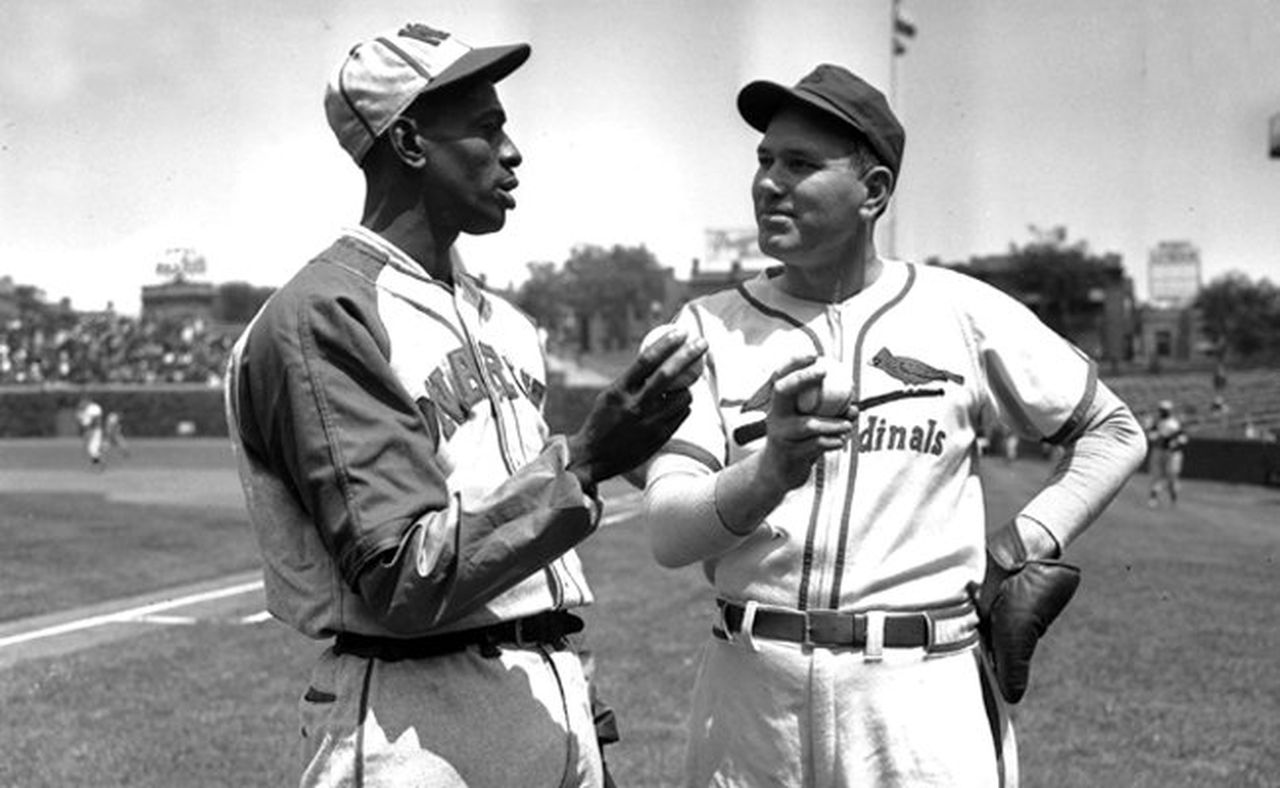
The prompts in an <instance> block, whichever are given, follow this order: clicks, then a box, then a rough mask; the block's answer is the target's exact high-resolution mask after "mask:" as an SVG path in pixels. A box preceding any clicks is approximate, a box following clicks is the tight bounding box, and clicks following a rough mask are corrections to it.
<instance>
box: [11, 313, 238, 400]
mask: <svg viewBox="0 0 1280 788" xmlns="http://www.w3.org/2000/svg"><path fill="white" fill-rule="evenodd" d="M231 342H232V338H231V337H229V336H228V335H227V334H225V333H223V332H216V331H211V330H209V329H208V327H207V326H206V325H205V322H204V321H203V320H200V319H192V318H188V319H180V320H164V321H156V320H150V319H136V318H131V317H126V316H122V315H116V314H113V313H110V312H101V313H72V314H66V313H56V312H50V313H45V314H40V313H36V314H34V315H29V316H28V317H27V319H25V320H23V319H13V320H10V321H9V322H8V323H7V324H5V325H4V326H3V327H0V384H33V385H50V384H58V383H68V384H76V385H86V384H94V383H138V384H155V383H200V384H205V385H209V386H218V385H221V382H222V368H223V366H224V364H225V361H226V357H227V351H228V350H229V349H230V346H231Z"/></svg>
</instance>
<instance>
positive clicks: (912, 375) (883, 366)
mask: <svg viewBox="0 0 1280 788" xmlns="http://www.w3.org/2000/svg"><path fill="white" fill-rule="evenodd" d="M871 366H873V367H875V368H876V369H879V370H881V371H883V372H885V373H886V374H888V375H889V376H890V377H892V378H894V379H896V380H899V381H901V382H903V383H905V384H907V385H908V386H923V385H924V384H926V383H931V382H933V381H935V380H939V381H942V382H943V383H945V382H947V381H951V382H952V383H957V384H959V385H964V376H963V375H958V374H956V373H955V372H948V371H947V370H945V369H938V368H937V367H931V366H929V365H928V364H926V363H924V362H923V361H920V360H918V359H914V358H911V357H910V356H895V355H894V354H893V353H891V352H890V351H889V348H887V347H882V348H880V350H879V351H877V352H876V354H875V355H874V356H872V357H871Z"/></svg>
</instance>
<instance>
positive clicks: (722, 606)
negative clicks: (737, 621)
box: [716, 599, 737, 643]
mask: <svg viewBox="0 0 1280 788" xmlns="http://www.w3.org/2000/svg"><path fill="white" fill-rule="evenodd" d="M716 614H717V616H718V617H719V619H720V621H719V625H720V631H721V632H723V633H724V639H725V640H727V641H729V642H730V643H732V642H733V641H734V640H736V639H737V636H736V635H734V633H733V630H732V629H730V628H729V603H728V602H727V601H726V600H723V599H717V600H716Z"/></svg>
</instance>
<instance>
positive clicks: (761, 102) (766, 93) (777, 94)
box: [738, 80, 800, 132]
mask: <svg viewBox="0 0 1280 788" xmlns="http://www.w3.org/2000/svg"><path fill="white" fill-rule="evenodd" d="M793 99H794V100H799V99H800V97H799V96H797V95H796V94H795V93H794V92H792V91H791V90H790V89H789V88H786V87H783V86H782V85H779V84H777V83H776V82H768V81H765V80H758V81H756V82H751V83H748V84H747V86H746V87H744V88H743V89H742V90H740V91H738V114H740V115H742V119H743V120H745V121H746V122H747V125H749V126H751V128H753V129H755V130H756V131H759V132H764V131H765V130H767V129H768V128H769V121H771V120H773V116H774V115H776V114H778V108H779V107H781V106H782V105H783V104H784V103H785V102H787V101H790V100H793Z"/></svg>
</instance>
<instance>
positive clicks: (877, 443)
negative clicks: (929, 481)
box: [858, 416, 947, 455]
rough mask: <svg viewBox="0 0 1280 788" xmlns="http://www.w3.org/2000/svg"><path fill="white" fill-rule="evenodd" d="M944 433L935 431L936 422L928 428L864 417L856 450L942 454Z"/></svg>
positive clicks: (931, 423)
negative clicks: (864, 423)
mask: <svg viewBox="0 0 1280 788" xmlns="http://www.w3.org/2000/svg"><path fill="white" fill-rule="evenodd" d="M946 439H947V433H945V432H943V431H942V430H940V429H938V421H937V419H929V422H928V425H919V424H917V425H906V426H903V425H900V424H894V423H892V422H890V421H888V420H886V419H883V418H881V417H878V416H868V417H867V421H866V426H865V427H864V428H863V429H862V430H861V431H860V432H859V433H858V451H860V452H863V453H865V452H871V451H913V452H916V453H917V454H934V455H940V454H942V446H943V444H944V443H945V441H946Z"/></svg>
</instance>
